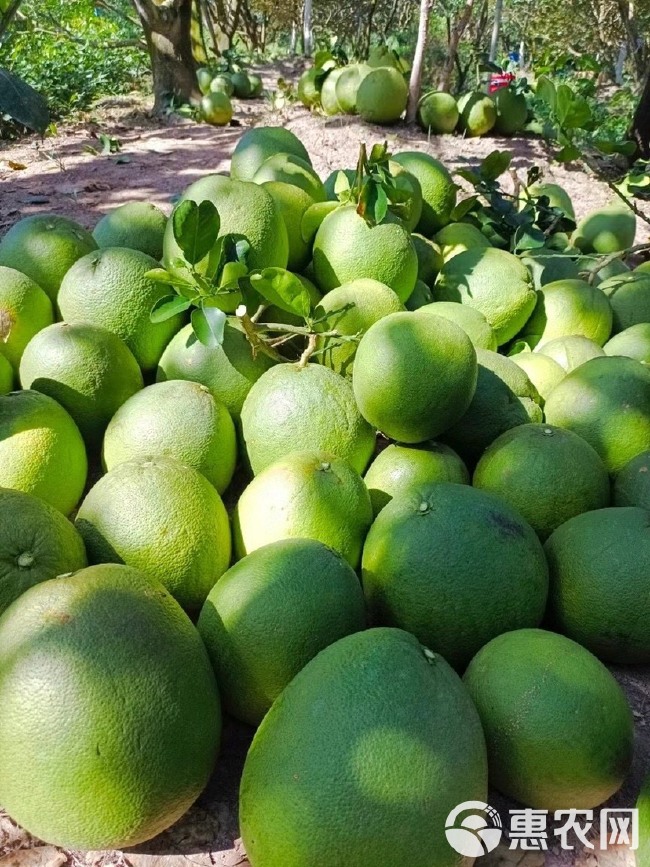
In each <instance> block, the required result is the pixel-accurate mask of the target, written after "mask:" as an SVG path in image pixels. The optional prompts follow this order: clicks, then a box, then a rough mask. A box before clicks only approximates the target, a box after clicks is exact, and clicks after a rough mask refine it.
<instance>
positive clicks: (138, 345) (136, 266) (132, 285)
mask: <svg viewBox="0 0 650 867" xmlns="http://www.w3.org/2000/svg"><path fill="white" fill-rule="evenodd" d="M158 267H159V265H158V262H157V261H156V260H155V259H152V258H151V256H147V254H146V253H141V252H140V251H139V250H128V249H124V248H121V247H108V248H106V249H102V250H97V251H95V252H93V253H90V254H89V255H88V256H84V257H83V258H81V259H79V260H78V261H77V262H76V263H75V264H74V265H73V266H72V268H70V270H69V271H68V273H67V274H66V275H65V277H64V278H63V282H62V283H61V291H60V292H59V297H58V306H59V310H60V311H61V317H62V318H63V319H64V321H65V322H68V323H70V324H74V325H76V324H79V323H86V322H87V323H89V324H90V325H97V326H99V327H101V328H106V329H107V330H108V331H112V332H113V334H116V335H117V336H118V337H121V338H122V340H123V341H124V342H125V343H126V345H127V346H128V348H129V349H130V350H131V352H132V353H133V355H134V356H135V358H136V361H137V362H138V364H139V365H140V367H141V368H142V370H144V371H150V370H154V369H155V367H156V364H157V363H158V360H159V359H160V356H161V355H162V353H163V350H164V348H165V346H167V344H168V343H169V341H170V340H171V339H172V337H173V336H174V334H176V332H177V331H178V330H179V329H180V328H181V326H182V325H183V322H184V317H183V316H182V315H180V314H179V315H176V316H172V317H171V318H170V319H167V320H166V321H165V322H156V323H154V322H152V321H151V310H152V308H153V306H154V304H155V303H156V302H157V301H159V300H160V299H161V298H164V297H165V296H166V295H169V291H170V290H169V286H166V285H165V284H164V283H158V282H156V281H154V280H150V279H149V278H148V277H147V273H148V272H149V271H152V270H154V269H156V268H158Z"/></svg>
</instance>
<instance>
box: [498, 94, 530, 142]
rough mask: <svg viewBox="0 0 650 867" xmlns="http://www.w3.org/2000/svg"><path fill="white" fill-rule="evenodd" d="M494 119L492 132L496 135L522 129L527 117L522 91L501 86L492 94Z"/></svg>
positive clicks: (509, 133) (512, 133)
mask: <svg viewBox="0 0 650 867" xmlns="http://www.w3.org/2000/svg"><path fill="white" fill-rule="evenodd" d="M493 102H494V107H495V109H496V120H495V122H494V132H495V133H496V134H497V135H514V134H515V133H517V132H519V131H520V130H521V129H523V127H524V125H525V123H526V119H527V118H528V106H527V104H526V97H525V96H524V94H523V93H517V92H516V91H515V90H514V89H513V88H512V87H502V88H500V89H499V90H497V92H496V93H495V94H494V97H493Z"/></svg>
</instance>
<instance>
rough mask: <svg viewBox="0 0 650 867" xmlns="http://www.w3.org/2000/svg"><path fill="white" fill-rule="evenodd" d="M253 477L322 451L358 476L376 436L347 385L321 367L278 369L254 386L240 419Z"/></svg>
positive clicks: (278, 367) (310, 365) (372, 449)
mask: <svg viewBox="0 0 650 867" xmlns="http://www.w3.org/2000/svg"><path fill="white" fill-rule="evenodd" d="M241 421H242V429H243V436H244V442H245V444H246V453H247V455H248V460H249V462H250V465H251V468H252V470H253V472H254V473H259V472H260V471H261V470H263V469H264V468H265V467H268V466H269V465H270V464H272V463H273V462H274V461H276V460H278V459H279V458H281V457H283V456H284V455H287V454H289V453H290V452H295V451H296V450H308V449H312V450H315V451H326V452H331V453H332V454H334V455H336V456H337V457H339V458H344V459H345V460H346V461H348V463H349V464H350V466H352V467H353V468H354V469H355V470H356V471H357V472H358V473H362V472H363V471H364V470H365V468H366V466H367V465H368V461H369V460H370V458H371V456H372V453H373V451H374V448H375V431H374V430H373V428H372V427H371V426H370V425H369V424H368V422H367V421H366V420H365V419H364V418H363V417H362V415H361V413H360V412H359V410H358V408H357V405H356V403H355V400H354V393H353V391H352V386H351V385H350V383H349V382H348V381H347V380H345V379H343V377H342V376H339V375H338V373H334V371H332V370H330V369H329V368H327V367H324V366H323V365H322V364H308V365H306V366H305V367H303V368H301V367H299V366H298V365H297V364H278V365H276V366H275V367H272V368H271V369H270V370H268V371H267V372H266V373H265V374H264V375H263V376H261V377H260V378H259V379H258V381H257V382H256V383H255V384H254V385H253V387H252V388H251V390H250V392H249V393H248V397H247V398H246V400H245V401H244V406H243V407H242V413H241Z"/></svg>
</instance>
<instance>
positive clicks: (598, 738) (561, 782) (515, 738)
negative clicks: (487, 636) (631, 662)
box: [464, 629, 634, 811]
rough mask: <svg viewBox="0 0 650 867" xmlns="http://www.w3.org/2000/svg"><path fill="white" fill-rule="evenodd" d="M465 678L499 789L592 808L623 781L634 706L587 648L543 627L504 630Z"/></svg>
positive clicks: (534, 801)
mask: <svg viewBox="0 0 650 867" xmlns="http://www.w3.org/2000/svg"><path fill="white" fill-rule="evenodd" d="M464 681H465V686H466V687H467V688H468V689H469V692H470V695H471V697H472V699H473V701H474V704H475V705H476V708H477V710H478V713H479V716H480V717H481V722H482V724H483V730H484V732H485V738H486V741H487V747H488V758H489V765H490V782H491V784H492V785H493V786H494V788H495V789H497V790H498V791H499V792H501V793H502V794H504V795H507V796H508V797H511V798H514V799H515V800H516V801H520V802H521V803H522V804H524V805H525V806H527V807H533V808H534V809H539V810H550V811H554V810H568V809H575V808H576V807H575V805H576V804H580V805H581V809H591V808H592V807H597V806H599V805H600V804H602V803H603V802H604V801H606V800H607V799H608V798H609V797H610V796H611V795H613V794H614V792H616V791H617V790H618V789H619V788H620V786H621V784H622V783H623V780H624V779H625V777H626V775H627V772H628V771H629V769H630V765H631V764H632V752H633V745H634V723H633V718H632V711H631V710H630V707H629V705H628V703H627V699H626V698H625V694H624V693H623V690H622V689H621V687H620V686H619V685H618V683H617V682H616V681H615V680H614V677H613V676H612V675H611V674H610V673H609V671H608V670H607V669H606V668H605V666H604V665H603V664H602V662H600V661H599V660H598V659H596V657H595V656H593V655H592V654H591V653H589V651H588V650H585V648H584V647H581V646H580V645H579V644H576V643H575V642H574V641H571V640H570V639H568V638H565V637H564V636H563V635H557V634H556V633H554V632H545V631H544V630H542V629H520V630H517V631H516V632H507V633H505V634H504V635H500V636H498V638H495V639H493V640H492V641H491V642H490V643H489V644H487V645H486V646H485V647H483V648H482V649H481V650H480V651H479V652H478V653H477V654H476V656H475V657H474V659H473V660H472V662H471V663H470V665H469V667H468V669H467V671H466V672H465V677H464Z"/></svg>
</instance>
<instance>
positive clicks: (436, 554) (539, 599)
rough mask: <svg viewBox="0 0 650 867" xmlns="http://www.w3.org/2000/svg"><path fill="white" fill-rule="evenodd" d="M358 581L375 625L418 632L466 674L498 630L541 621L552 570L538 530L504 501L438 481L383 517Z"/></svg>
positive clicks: (397, 501) (415, 490)
mask: <svg viewBox="0 0 650 867" xmlns="http://www.w3.org/2000/svg"><path fill="white" fill-rule="evenodd" d="M496 564H498V566H497V565H496ZM362 581H363V591H364V594H365V597H366V604H367V607H368V616H369V618H370V622H371V624H373V625H376V626H397V627H399V628H400V629H405V630H406V631H407V632H411V633H413V635H415V637H416V638H417V639H418V640H419V641H421V642H422V643H423V644H424V645H425V647H428V648H429V649H430V650H433V651H434V653H439V654H441V656H442V657H443V658H444V659H446V660H447V662H449V664H450V665H452V666H453V667H454V668H456V669H457V670H459V671H462V670H463V669H464V668H465V667H466V665H467V664H468V662H469V661H470V660H471V658H472V657H473V656H474V654H475V653H476V652H477V651H478V650H480V648H481V647H483V645H484V644H486V643H487V642H488V641H490V639H492V638H494V637H495V636H496V635H500V634H501V633H502V632H507V631H509V630H511V629H520V628H523V627H526V626H537V625H538V624H539V623H540V622H541V619H542V617H543V615H544V610H545V608H546V596H547V593H548V567H547V565H546V560H545V559H544V552H543V550H542V546H541V543H540V541H539V539H538V538H537V536H536V535H535V532H534V530H533V529H532V528H531V527H530V526H529V525H528V524H527V523H526V521H525V520H524V519H523V518H522V517H521V516H520V514H519V513H518V512H517V511H516V510H515V509H514V508H512V507H511V506H510V505H508V504H507V503H506V502H504V501H503V500H501V499H500V498H499V497H497V496H494V495H492V494H488V493H486V492H484V491H479V490H476V489H475V488H471V487H469V486H468V485H459V484H454V483H450V482H433V483H429V484H424V485H423V484H419V485H417V484H416V485H414V486H413V487H412V488H408V489H406V490H405V491H404V492H403V493H402V494H401V495H397V496H396V497H394V499H393V500H391V502H390V503H388V505H387V506H385V507H384V508H383V509H382V511H381V512H380V513H379V515H378V516H377V518H376V519H375V522H374V524H373V525H372V528H371V529H370V532H369V533H368V538H367V539H366V543H365V545H364V548H363V560H362Z"/></svg>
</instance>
